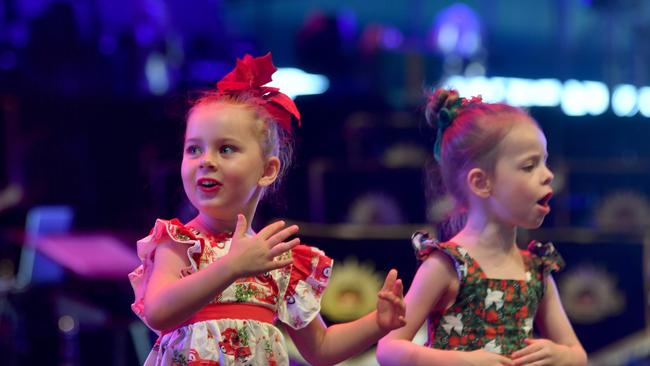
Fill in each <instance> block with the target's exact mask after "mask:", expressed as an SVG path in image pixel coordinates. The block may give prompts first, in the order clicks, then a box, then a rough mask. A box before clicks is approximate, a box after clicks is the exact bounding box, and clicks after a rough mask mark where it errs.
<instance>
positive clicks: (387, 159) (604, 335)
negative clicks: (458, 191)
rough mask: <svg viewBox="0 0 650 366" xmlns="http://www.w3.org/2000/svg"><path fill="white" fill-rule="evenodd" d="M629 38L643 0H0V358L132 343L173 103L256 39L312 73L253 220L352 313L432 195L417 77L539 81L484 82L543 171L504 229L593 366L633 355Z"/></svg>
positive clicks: (167, 169)
mask: <svg viewBox="0 0 650 366" xmlns="http://www.w3.org/2000/svg"><path fill="white" fill-rule="evenodd" d="M648 39H650V3H649V2H646V1H643V0H623V1H602V0H567V1H561V0H554V1H537V2H522V1H517V0H495V1H489V2H487V1H465V2H452V1H423V0H406V1H400V2H396V1H384V0H379V1H372V2H368V1H358V0H357V1H338V0H330V1H323V0H312V1H298V0H269V1H253V0H197V1H180V0H133V1H125V0H118V1H109V0H98V1H91V0H77V1H73V0H68V1H55V0H39V1H35V0H0V141H1V142H0V146H1V148H0V154H1V155H0V354H1V355H2V359H3V361H2V363H3V364H4V365H36V364H38V365H90V364H92V365H137V364H141V363H142V357H144V356H146V354H147V352H148V350H149V347H150V346H151V341H152V339H153V333H151V332H149V331H148V330H147V329H146V328H144V327H143V325H142V324H141V323H140V322H139V321H138V319H137V318H136V317H135V316H134V315H133V314H132V313H131V311H130V308H129V306H130V303H131V301H132V298H133V295H132V291H131V288H130V285H129V283H128V279H127V278H126V274H127V273H128V272H129V271H130V269H132V268H133V267H134V266H135V265H136V264H137V263H136V262H134V260H136V258H134V257H135V241H136V240H137V239H139V238H141V237H144V236H145V235H146V234H147V233H148V231H149V229H150V228H151V226H152V225H153V223H154V221H155V219H156V218H157V217H162V218H172V217H179V218H181V220H187V219H189V218H190V217H192V214H193V210H192V208H191V207H190V206H189V205H188V203H187V201H186V200H185V198H184V192H183V190H182V185H181V181H180V177H179V168H180V160H181V144H182V133H183V128H184V116H185V113H186V112H187V101H188V99H189V98H190V97H191V96H192V95H193V94H192V92H193V91H195V90H197V89H207V88H210V87H211V86H212V85H213V83H214V82H215V81H217V80H219V79H220V78H221V77H222V76H223V75H225V73H226V72H228V71H229V70H230V69H231V68H232V67H233V65H234V62H235V59H236V58H238V57H242V56H243V55H244V54H245V53H251V54H253V55H262V54H264V53H266V52H268V51H271V52H273V59H274V62H275V64H276V66H278V67H282V68H285V67H295V68H300V69H301V70H303V71H305V72H307V73H311V74H318V75H322V76H324V77H326V78H327V80H328V81H329V85H328V88H327V90H325V91H324V92H323V93H321V94H313V95H299V96H297V97H296V98H295V102H296V104H297V105H298V108H299V109H300V111H301V112H302V115H303V127H302V128H300V129H299V130H298V131H297V152H298V153H297V156H296V164H295V166H294V168H293V169H292V170H291V172H290V174H289V176H288V178H287V180H286V183H285V185H284V188H283V191H282V193H281V194H280V195H278V196H277V197H275V198H272V199H270V200H268V201H266V202H264V203H263V204H262V205H261V207H260V209H259V210H258V215H257V217H256V220H255V223H254V226H255V227H257V228H259V227H262V226H263V225H264V224H265V223H267V222H269V221H270V220H273V219H275V218H279V217H282V218H286V219H289V220H290V221H294V222H297V223H300V224H301V227H302V228H303V232H302V234H301V238H302V239H303V240H304V241H306V242H308V243H309V244H312V245H315V246H318V247H320V248H322V249H324V250H326V251H327V252H328V253H329V254H330V255H332V256H333V257H334V258H335V260H336V261H337V265H338V266H339V268H343V269H345V270H340V271H339V274H337V270H336V269H335V272H334V274H333V278H335V277H336V276H339V279H340V281H341V282H340V284H339V285H337V287H336V288H335V289H333V290H331V292H330V293H329V294H328V295H327V296H330V298H333V299H337V298H340V300H341V302H342V304H344V306H345V307H349V308H355V307H356V308H358V309H361V310H359V311H361V312H362V311H363V307H362V305H361V304H363V300H364V299H363V298H362V297H363V296H364V295H363V294H364V291H363V287H364V286H372V284H373V283H374V282H375V281H376V279H377V278H380V279H381V278H383V276H384V274H385V273H386V272H387V271H388V270H389V269H390V268H392V267H395V268H398V269H399V270H400V274H401V276H402V277H403V278H404V281H405V283H406V285H407V286H408V284H410V280H411V278H412V276H413V274H414V273H415V261H414V258H413V255H412V250H411V248H410V243H409V237H410V234H411V233H412V232H413V231H414V230H416V229H418V228H429V229H431V228H432V227H433V226H434V225H433V224H432V222H433V221H434V220H435V217H436V215H437V213H438V212H440V210H443V209H444V201H443V200H442V199H441V198H440V197H434V198H431V197H430V196H428V195H427V194H425V186H426V183H425V182H426V180H425V173H424V169H423V167H424V166H425V164H426V162H427V161H428V159H431V156H430V155H431V154H430V146H431V136H430V135H429V134H427V129H426V128H425V124H424V120H423V117H422V107H421V106H422V103H423V91H424V90H426V88H427V87H430V86H435V85H439V84H442V85H450V82H449V81H448V80H449V79H448V78H449V77H450V76H453V75H461V76H463V77H486V78H494V77H503V78H517V80H528V81H531V80H541V79H544V80H547V79H553V80H556V81H557V83H556V84H553V85H556V86H557V85H559V86H560V87H558V88H556V89H553V88H551V89H545V90H551V91H554V92H556V94H552V92H548V93H542V94H532V92H530V91H529V90H528V89H515V87H516V85H521V84H516V83H515V82H512V81H511V82H510V84H508V83H506V84H499V85H505V86H506V87H507V88H510V89H507V90H506V91H505V95H506V96H507V97H508V98H511V99H507V101H513V100H522V99H523V100H526V97H529V99H530V100H532V102H530V101H529V102H528V104H522V105H524V106H526V107H529V110H530V112H531V114H532V115H533V117H535V118H536V119H537V120H538V121H539V122H540V124H541V126H542V127H543V129H544V131H545V132H546V135H547V138H548V141H549V147H548V148H549V154H550V166H551V169H553V170H554V172H555V174H556V178H555V183H554V184H555V190H556V192H557V193H556V195H555V197H554V199H553V201H552V206H553V211H552V213H551V214H550V215H549V217H548V218H547V220H546V221H545V223H544V225H543V227H542V228H541V229H540V230H538V231H535V232H522V233H521V241H522V244H524V243H525V242H526V241H527V240H528V239H531V238H540V239H544V240H552V241H553V242H555V243H556V245H557V247H558V248H559V250H560V252H561V253H563V254H564V255H565V259H566V260H567V262H568V264H569V265H568V267H567V268H566V269H565V270H564V271H563V272H562V273H560V274H558V276H557V277H556V279H557V281H558V285H559V286H560V291H561V296H562V298H563V302H564V306H565V308H566V309H567V312H568V314H569V316H570V318H571V321H572V323H573V324H574V327H575V329H576V331H577V333H578V336H579V337H580V338H581V340H582V341H583V343H584V345H585V348H586V349H587V351H588V352H589V353H590V359H591V362H592V364H594V365H648V364H650V358H649V357H650V353H649V351H648V350H650V336H648V329H649V328H648V327H649V324H648V323H649V321H650V319H649V311H648V307H649V303H650V300H649V299H650V298H649V297H648V287H649V283H650V275H649V271H648V267H649V266H650V259H649V258H650V254H648V253H649V252H648V246H649V245H650V241H649V239H648V238H649V236H648V235H647V233H648V232H649V230H648V229H649V228H650V225H649V224H650V198H649V197H650V144H648V139H649V138H650V88H649V86H650V42H648ZM490 80H492V81H493V82H495V83H496V81H495V80H497V79H490ZM571 80H573V82H575V83H573V82H572V81H571ZM589 82H597V83H598V86H597V87H596V86H593V85H595V84H589ZM572 83H573V84H572ZM576 83H577V84H576ZM483 85H485V84H483ZM495 85H496V84H495ZM572 85H573V86H575V85H578V87H576V88H577V89H576V88H573V89H572V88H571V86H572ZM589 86H592V87H593V88H591V87H589ZM621 86H623V87H621ZM603 88H604V89H603ZM576 90H577V91H576ZM603 90H604V92H605V94H604V99H603V98H602V96H603V94H602V92H603ZM551 94H552V95H551ZM549 95H551V98H550V99H551V100H552V102H550V103H547V106H544V105H543V104H544V103H543V102H542V100H548V99H547V98H546V97H549ZM553 97H556V99H553ZM504 99H505V98H504ZM571 102H573V103H574V104H575V103H576V102H579V103H582V104H580V105H578V106H576V105H574V104H570V103H571ZM598 103H600V104H598ZM603 103H605V104H603ZM581 108H582V109H581ZM35 246H37V247H38V249H37V250H34V247H35ZM335 268H336V267H335ZM345 276H348V278H350V277H349V276H352V277H351V278H355V279H362V280H356V281H348V282H346V277H345ZM355 276H356V277H355ZM363 276H366V277H363ZM364 279H365V280H364ZM355 286H356V287H355ZM342 306H343V305H342ZM323 314H324V316H325V318H326V320H327V321H329V322H332V323H333V322H337V321H339V320H340V319H342V317H345V316H344V315H341V314H339V313H337V310H336V309H334V310H332V309H327V310H325V309H324V312H323ZM373 352H374V351H373V350H370V351H368V352H367V353H366V354H364V355H362V356H360V357H358V358H356V359H354V360H351V361H349V362H348V363H346V364H347V365H373V364H376V361H375V360H374V355H373ZM295 362H296V364H298V363H300V360H299V358H296V361H295Z"/></svg>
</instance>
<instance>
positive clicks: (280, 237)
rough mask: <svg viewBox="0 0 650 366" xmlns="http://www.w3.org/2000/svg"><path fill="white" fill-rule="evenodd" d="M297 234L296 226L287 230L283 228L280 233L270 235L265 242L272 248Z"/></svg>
mask: <svg viewBox="0 0 650 366" xmlns="http://www.w3.org/2000/svg"><path fill="white" fill-rule="evenodd" d="M297 232H298V225H291V226H289V227H287V228H284V229H283V230H282V231H279V232H277V233H276V234H274V235H272V236H271V237H270V238H268V239H267V240H268V241H269V243H270V244H271V246H274V245H276V244H278V243H280V242H283V241H284V240H286V239H287V238H288V237H290V236H291V235H293V234H295V233H297Z"/></svg>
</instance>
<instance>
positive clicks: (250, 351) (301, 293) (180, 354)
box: [129, 219, 332, 366]
mask: <svg viewBox="0 0 650 366" xmlns="http://www.w3.org/2000/svg"><path fill="white" fill-rule="evenodd" d="M168 240H172V241H174V242H176V243H178V244H179V245H185V246H187V257H188V259H189V261H190V266H189V267H187V268H185V269H183V271H182V273H181V275H182V276H189V275H191V274H192V273H194V272H196V271H200V270H201V269H202V268H205V267H206V266H208V265H209V264H210V263H212V262H214V261H217V260H219V258H220V257H222V256H224V255H226V254H227V253H228V251H229V249H230V242H231V238H230V236H229V235H226V234H224V235H221V236H219V237H214V236H211V235H208V234H205V233H202V232H199V231H198V230H196V229H195V228H192V227H189V226H185V225H183V224H182V223H181V222H180V221H178V220H176V219H173V220H169V221H168V220H160V219H159V220H157V221H156V224H155V226H154V228H153V229H152V230H151V233H150V234H149V236H147V237H146V238H144V239H141V240H140V241H138V256H139V257H140V259H141V260H142V265H140V266H139V267H138V268H136V269H135V270H134V271H133V272H131V273H130V274H129V280H130V281H131V285H132V286H133V290H134V292H135V301H134V303H133V305H131V308H132V309H133V311H134V312H135V313H136V314H137V315H138V316H139V317H140V318H141V319H142V320H143V321H144V322H145V323H147V319H146V318H145V316H144V293H145V289H146V287H147V283H148V282H149V277H150V276H151V271H152V269H153V259H154V253H155V251H156V247H157V246H158V245H159V244H160V243H163V242H165V241H168ZM287 257H291V258H292V259H293V263H292V264H291V265H289V266H287V267H284V268H281V269H277V270H273V271H270V272H267V273H265V274H263V275H258V276H255V277H247V278H240V279H238V280H237V281H235V282H234V283H233V284H231V285H230V286H229V287H228V288H226V289H225V290H224V291H223V292H222V293H221V294H219V295H218V296H217V297H216V298H214V299H213V300H212V301H211V302H210V304H208V305H207V306H206V307H205V308H203V309H202V310H200V311H199V312H198V313H197V314H195V315H194V316H193V317H192V318H191V319H189V320H188V321H186V322H185V323H183V324H182V325H180V326H179V327H177V328H175V329H170V330H166V331H163V332H157V333H159V335H160V337H159V338H158V341H157V342H156V345H155V346H154V348H153V349H152V351H151V353H150V354H149V357H148V358H147V361H146V362H145V365H174V366H177V365H180V366H184V365H288V364H289V357H288V355H287V350H286V346H285V343H284V338H283V336H282V334H281V333H280V331H279V330H278V328H276V327H275V326H274V324H273V323H274V322H275V321H276V320H280V321H281V322H283V323H285V324H287V325H288V326H290V327H292V328H294V329H300V328H302V327H304V326H306V325H307V324H309V322H311V321H312V320H313V319H314V318H315V317H316V315H317V314H318V313H319V312H320V299H321V295H322V293H323V291H324V290H325V287H326V286H327V282H328V280H329V275H330V272H331V269H332V259H331V258H329V257H327V256H325V254H324V253H323V252H322V251H320V250H318V249H316V248H313V247H309V246H306V245H299V246H297V247H295V248H293V249H292V250H291V251H290V252H288V253H285V254H283V256H282V258H287Z"/></svg>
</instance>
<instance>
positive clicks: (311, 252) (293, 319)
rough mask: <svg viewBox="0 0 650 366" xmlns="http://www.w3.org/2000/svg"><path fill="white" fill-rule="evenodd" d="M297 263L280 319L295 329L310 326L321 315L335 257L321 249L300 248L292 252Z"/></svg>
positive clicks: (279, 308) (280, 307)
mask: <svg viewBox="0 0 650 366" xmlns="http://www.w3.org/2000/svg"><path fill="white" fill-rule="evenodd" d="M291 256H292V259H293V263H292V265H291V273H290V278H289V285H288V286H287V290H286V292H285V296H284V300H283V301H281V302H280V304H279V307H278V319H279V320H280V321H282V322H283V323H286V324H287V325H289V326H290V327H291V328H293V329H300V328H303V327H304V326H306V325H307V324H309V323H310V322H311V321H312V320H313V319H314V318H315V317H316V315H317V314H318V313H319V312H320V300H321V296H322V295H323V291H325V288H326V287H327V283H328V282H329V278H330V273H331V271H332V263H333V260H332V258H330V257H328V256H326V255H325V253H323V252H322V251H321V250H319V249H318V248H314V247H310V246H307V245H298V246H296V247H294V248H293V249H292V250H291Z"/></svg>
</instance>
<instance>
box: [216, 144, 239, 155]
mask: <svg viewBox="0 0 650 366" xmlns="http://www.w3.org/2000/svg"><path fill="white" fill-rule="evenodd" d="M219 152H220V153H222V154H232V153H234V152H235V148H234V147H232V146H230V145H223V146H222V147H221V148H220V149H219Z"/></svg>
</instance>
